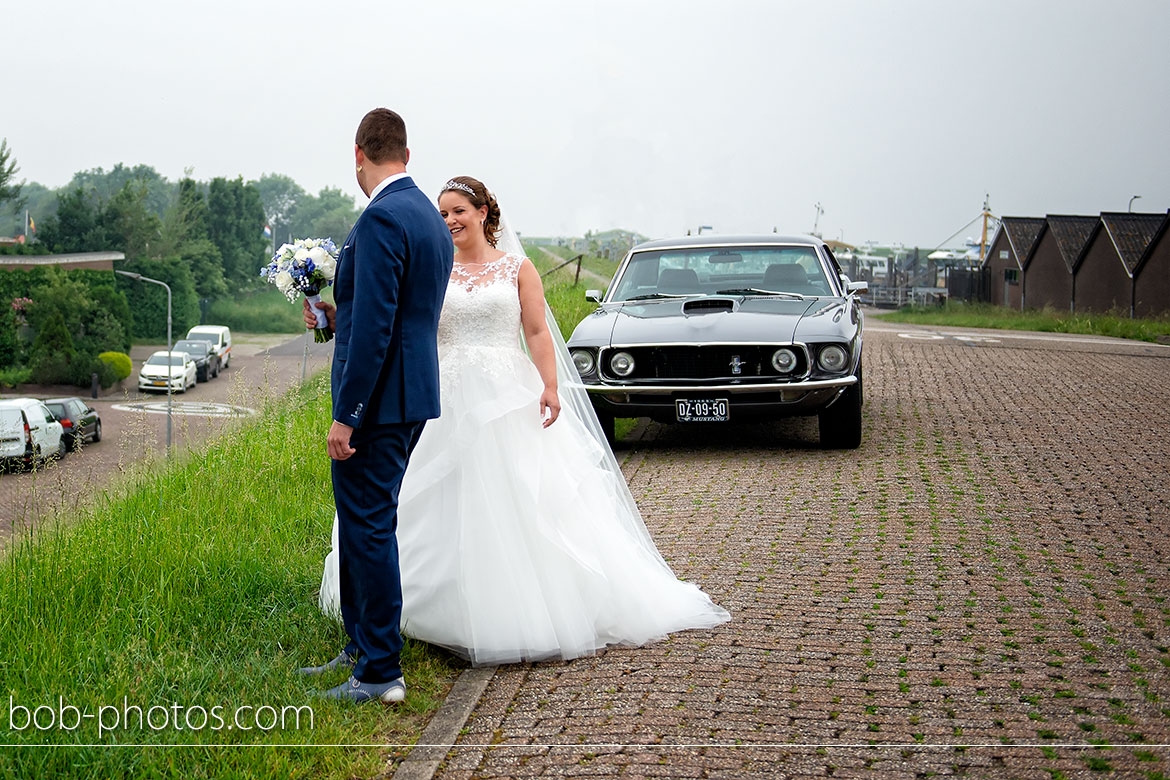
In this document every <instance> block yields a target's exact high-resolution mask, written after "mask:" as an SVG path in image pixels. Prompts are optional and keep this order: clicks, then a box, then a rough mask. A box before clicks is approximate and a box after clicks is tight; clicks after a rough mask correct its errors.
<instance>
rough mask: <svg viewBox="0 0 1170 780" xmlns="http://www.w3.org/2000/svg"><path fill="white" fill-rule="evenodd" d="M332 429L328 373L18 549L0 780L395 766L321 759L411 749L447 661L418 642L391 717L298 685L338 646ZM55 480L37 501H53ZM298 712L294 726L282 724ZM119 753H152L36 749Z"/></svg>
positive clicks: (142, 471) (363, 770)
mask: <svg viewBox="0 0 1170 780" xmlns="http://www.w3.org/2000/svg"><path fill="white" fill-rule="evenodd" d="M286 305H287V304H286ZM328 419H329V394H328V387H327V378H326V377H324V376H319V377H317V378H315V379H314V380H312V381H310V382H309V383H308V384H307V385H306V386H305V387H303V388H301V389H299V390H297V391H294V392H292V393H290V394H289V395H287V396H286V397H285V398H284V399H282V400H281V401H280V402H279V403H275V404H272V405H270V406H269V407H268V408H266V409H264V410H263V412H262V413H261V414H260V415H259V416H258V417H256V418H253V419H252V420H251V421H248V422H245V423H242V424H240V425H239V426H238V427H236V428H235V429H234V430H232V431H231V432H230V433H229V434H227V435H225V436H222V437H220V438H219V439H218V440H217V441H215V442H213V443H212V444H210V445H208V446H207V447H205V448H204V449H203V450H201V451H198V452H194V453H191V454H188V455H185V456H180V457H178V458H177V459H176V460H175V462H174V463H171V464H166V463H162V462H153V463H147V464H145V465H143V466H142V467H140V468H135V469H132V470H131V473H129V474H127V475H125V477H124V478H123V484H122V485H121V487H120V488H116V489H114V490H112V491H110V492H108V493H105V494H103V495H101V496H100V497H98V498H97V499H96V500H94V501H89V502H87V501H84V500H83V501H80V502H79V503H80V506H79V507H78V508H76V509H74V510H71V511H69V512H66V513H65V514H64V515H63V516H61V517H58V518H56V519H55V520H54V521H47V522H44V523H43V524H42V530H41V531H39V532H37V533H36V534H35V535H34V536H32V537H25V538H22V539H18V540H15V541H13V542H12V543H11V544H10V545H9V550H8V552H7V553H5V555H6V558H5V559H3V560H0V566H3V567H4V569H5V573H4V576H3V578H0V603H3V604H4V609H3V611H2V613H0V669H2V670H3V671H2V675H3V688H4V692H5V693H6V694H7V695H8V696H9V697H11V698H10V699H9V701H8V702H6V703H5V707H6V711H7V713H8V714H7V717H6V718H5V720H4V721H3V724H2V725H3V727H4V729H5V731H4V734H3V737H2V740H3V742H4V743H6V744H7V745H9V747H5V748H4V749H3V750H0V777H70V776H73V777H119V776H131V775H133V776H143V777H175V778H190V777H224V776H232V777H271V776H281V777H306V776H309V777H317V776H329V777H334V776H338V777H348V776H354V775H358V776H363V777H366V776H371V775H374V774H378V773H379V772H381V771H383V770H384V768H385V762H386V759H387V754H388V753H392V752H393V750H392V749H390V748H381V749H379V748H365V749H360V748H337V747H329V746H331V745H344V744H395V743H410V742H413V741H414V740H415V739H417V737H418V734H419V732H420V730H421V727H422V724H423V723H424V722H425V720H426V718H427V717H428V716H429V714H430V713H431V712H432V711H433V710H434V709H435V708H437V706H438V704H439V703H440V701H441V698H442V696H443V695H444V693H445V690H446V688H447V686H448V685H449V683H450V681H451V679H452V678H453V676H454V674H455V672H456V671H457V669H456V666H457V664H456V663H455V662H453V661H452V660H451V659H450V658H449V657H448V656H446V655H445V654H443V653H442V652H440V651H437V650H434V649H432V648H430V647H429V646H427V645H423V644H420V643H414V642H408V644H407V651H406V657H405V658H404V666H405V668H406V669H407V670H408V684H409V686H410V691H409V695H408V698H407V702H406V704H405V705H404V706H402V707H398V708H394V709H386V708H383V707H380V706H373V705H371V706H366V707H352V706H348V705H344V704H339V703H333V702H324V701H320V700H318V699H316V698H314V696H313V691H314V690H316V689H319V688H320V687H322V686H324V685H326V684H328V685H332V684H334V683H336V682H340V681H341V680H342V679H344V675H340V674H339V675H333V676H331V677H329V678H327V679H324V680H306V679H303V678H300V677H298V676H296V675H295V674H294V672H293V670H294V669H296V668H297V667H298V666H301V665H303V664H306V663H309V662H319V661H321V660H323V659H326V658H329V657H331V656H332V655H334V654H335V653H336V652H337V650H338V649H339V648H340V647H341V646H342V645H343V644H344V641H345V638H344V634H343V631H342V630H341V628H340V626H339V625H338V624H337V623H335V622H334V621H332V620H331V619H329V618H327V617H325V616H324V615H323V614H322V613H321V612H320V610H319V609H318V607H317V604H316V590H317V587H318V585H319V583H320V576H321V563H322V560H323V558H324V556H325V553H326V552H327V548H328V539H329V527H330V522H331V519H332V513H333V512H332V501H331V496H332V492H331V490H330V485H329V463H328V460H327V459H326V458H324V457H323V456H322V455H321V446H320V444H321V442H320V439H321V433H322V431H324V430H325V429H326V427H327V423H328ZM103 446H105V445H104V444H103ZM67 466H68V464H65V467H67ZM50 474H51V472H48V473H47V474H46V478H45V480H44V481H42V482H40V483H39V488H38V489H40V490H53V489H54V488H53V485H52V481H51V477H50V476H49V475H50ZM335 678H336V679H335ZM175 705H178V706H179V707H180V708H181V709H179V710H175V709H174V707H175ZM305 705H308V706H309V707H311V708H312V712H311V715H310V713H309V711H307V710H302V711H301V713H300V719H301V720H300V726H299V728H296V727H294V725H293V724H294V720H295V717H296V714H295V713H294V712H292V711H287V712H286V711H283V708H285V707H303V706H305ZM42 706H46V707H48V709H41V710H39V711H38V710H37V709H36V708H37V707H42ZM244 706H247V707H253V708H256V709H254V710H251V711H245V714H244V715H242V716H241V718H242V719H241V724H242V726H251V727H252V728H251V730H243V729H242V726H241V727H235V726H234V724H233V722H232V721H233V714H232V713H234V711H235V710H236V708H238V707H244ZM14 707H17V708H20V707H23V708H26V710H27V712H28V713H29V714H28V715H25V714H24V713H25V710H21V709H15V710H14V709H13V708H14ZM70 707H75V708H77V709H76V710H72V709H69V708H70ZM135 707H137V708H139V710H137V711H136V710H135V709H134V708H135ZM152 707H154V708H155V709H153V710H152V709H151V708H152ZM216 707H218V708H220V709H219V710H215V709H214V708H216ZM262 707H270V708H273V709H271V710H267V709H265V710H260V709H259V708H262ZM103 708H104V709H103ZM138 712H141V713H142V715H139V714H138ZM217 712H218V714H219V717H220V718H221V719H222V723H220V722H217V719H216V716H215V713H217ZM62 713H64V719H62ZM75 713H77V714H75ZM86 713H88V714H89V715H91V716H93V717H92V718H86V719H82V720H81V722H80V724H77V723H75V721H76V720H77V717H78V714H80V715H84V714H86ZM99 715H100V716H102V717H103V718H104V721H99V719H98V716H99ZM29 717H35V718H37V720H36V721H35V723H36V724H39V725H42V726H44V725H48V724H49V723H50V721H53V727H52V728H48V729H39V728H38V727H37V725H25V721H26V720H27V719H28V718H29ZM253 717H255V718H257V719H258V721H259V723H258V725H257V722H256V721H255V720H250V718H253ZM282 717H284V718H286V720H285V722H284V725H283V727H282V726H281V724H280V723H279V719H280V718H282ZM310 717H311V722H312V726H311V727H310V726H309V722H310ZM115 718H116V719H117V720H118V721H119V725H118V727H116V728H112V729H103V730H101V731H100V732H99V723H103V725H105V726H107V727H108V726H113V725H114V721H115ZM140 719H141V720H142V723H143V725H141V726H140V725H139V722H140ZM164 719H165V721H166V727H165V728H155V726H159V725H163V723H164ZM127 720H129V721H130V725H129V727H126V723H127ZM176 721H178V723H179V726H180V727H179V728H176V727H175V723H176ZM62 722H64V723H65V725H66V728H62V727H61V724H62ZM274 723H275V724H276V725H275V728H273V727H272V726H273V724H274ZM217 725H222V728H219V729H217V728H215V727H216V726H217ZM21 726H24V728H20V727H21ZM69 726H72V727H73V728H72V729H70V728H68V727H69ZM112 744H118V745H139V746H144V747H133V748H120V749H114V748H110V747H71V748H69V749H50V748H45V747H33V746H36V745H56V746H61V745H76V746H81V745H103V746H106V745H112ZM17 745H19V746H20V747H15V746H17ZM179 745H198V746H201V747H176V746H179ZM285 745H322V746H325V747H280V746H285Z"/></svg>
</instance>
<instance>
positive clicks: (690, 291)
mask: <svg viewBox="0 0 1170 780" xmlns="http://www.w3.org/2000/svg"><path fill="white" fill-rule="evenodd" d="M716 294H723V295H780V294H783V295H793V296H810V295H813V296H815V295H833V288H832V286H831V285H830V284H829V279H828V277H827V276H825V270H824V267H823V266H822V264H821V261H820V259H819V258H818V256H817V251H816V249H815V248H814V247H811V246H726V247H695V248H685V249H664V250H658V251H652V252H638V253H637V254H635V255H634V256H633V257H631V258H630V262H629V263H628V264H627V265H626V267H625V270H624V271H623V272H622V275H621V276H620V277H619V278H618V279H617V281H616V282H615V284H614V293H613V296H612V297H611V298H610V300H612V301H633V300H649V299H655V298H674V297H685V296H692V295H716Z"/></svg>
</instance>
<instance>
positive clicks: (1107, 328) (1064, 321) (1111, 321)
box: [876, 302, 1170, 341]
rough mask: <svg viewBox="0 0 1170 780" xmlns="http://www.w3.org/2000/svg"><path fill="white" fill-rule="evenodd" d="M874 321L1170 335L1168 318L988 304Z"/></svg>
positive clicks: (907, 310)
mask: <svg viewBox="0 0 1170 780" xmlns="http://www.w3.org/2000/svg"><path fill="white" fill-rule="evenodd" d="M876 316H877V317H879V318H880V319H882V320H884V321H886V322H908V323H915V324H919V325H951V326H954V327H959V328H998V329H1001V330H1034V331H1042V332H1045V333H1080V334H1086V335H1094V336H1116V337H1118V338H1126V339H1137V340H1140V341H1157V340H1158V337H1159V336H1162V337H1165V336H1167V335H1170V316H1163V317H1158V318H1152V319H1130V318H1129V317H1124V316H1121V315H1119V314H1116V313H1114V314H1070V313H1069V312H1061V311H1056V310H1054V309H1050V308H1045V309H1030V310H1026V311H1018V310H1016V309H1008V308H1005V307H1003V306H992V305H991V304H987V303H951V302H948V303H947V304H946V305H945V306H941V307H939V306H905V307H903V308H901V309H898V310H897V311H892V312H888V313H885V312H882V313H878V314H876Z"/></svg>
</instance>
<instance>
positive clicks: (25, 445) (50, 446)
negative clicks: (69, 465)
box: [0, 398, 65, 467]
mask: <svg viewBox="0 0 1170 780" xmlns="http://www.w3.org/2000/svg"><path fill="white" fill-rule="evenodd" d="M62 431H63V429H62V428H61V423H59V422H57V420H56V419H54V418H53V413H52V412H50V411H49V407H47V406H45V404H44V403H42V402H41V401H38V400H37V399H35V398H9V399H5V400H3V401H0V462H2V463H4V464H8V463H20V464H21V465H23V466H26V467H28V466H32V465H33V464H34V463H36V462H37V461H44V460H46V459H48V458H50V457H55V456H61V455H64V454H65V448H64V446H63V445H62V441H61V435H62Z"/></svg>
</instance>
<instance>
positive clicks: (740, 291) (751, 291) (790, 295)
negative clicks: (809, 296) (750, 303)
mask: <svg viewBox="0 0 1170 780" xmlns="http://www.w3.org/2000/svg"><path fill="white" fill-rule="evenodd" d="M715 294H716V295H783V296H784V297H786V298H795V299H796V300H799V301H803V300H804V299H805V296H803V295H801V294H800V293H794V292H780V291H778V290H760V289H757V288H755V287H744V288H741V289H734V290H719V291H718V292H717V293H715Z"/></svg>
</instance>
